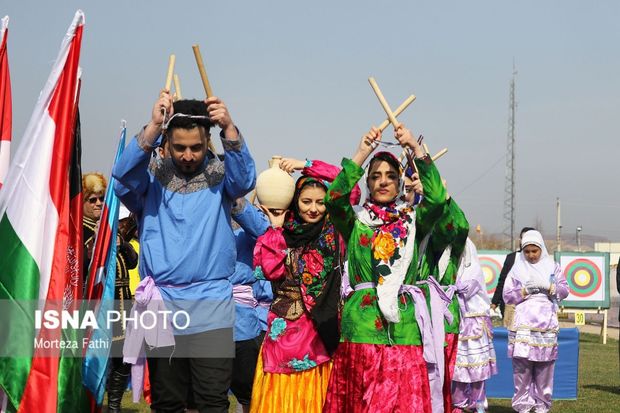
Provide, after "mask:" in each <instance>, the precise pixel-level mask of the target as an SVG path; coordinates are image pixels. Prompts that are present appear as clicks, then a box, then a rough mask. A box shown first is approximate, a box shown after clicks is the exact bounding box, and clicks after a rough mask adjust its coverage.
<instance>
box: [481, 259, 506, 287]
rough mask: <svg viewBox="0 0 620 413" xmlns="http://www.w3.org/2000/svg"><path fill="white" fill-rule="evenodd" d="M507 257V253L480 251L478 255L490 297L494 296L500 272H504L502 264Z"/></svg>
mask: <svg viewBox="0 0 620 413" xmlns="http://www.w3.org/2000/svg"><path fill="white" fill-rule="evenodd" d="M505 259H506V255H505V254H486V253H480V254H479V255H478V260H479V261H480V267H481V268H482V273H483V275H484V282H485V284H486V288H487V294H488V296H489V297H493V293H494V292H495V289H496V288H497V282H498V281H499V274H500V272H502V266H503V263H504V260H505Z"/></svg>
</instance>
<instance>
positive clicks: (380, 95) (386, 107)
mask: <svg viewBox="0 0 620 413" xmlns="http://www.w3.org/2000/svg"><path fill="white" fill-rule="evenodd" d="M368 82H369V83H370V87H372V90H374V92H375V95H377V98H378V99H379V102H380V103H381V106H382V107H383V110H384V111H385V114H386V115H387V117H388V119H389V120H390V123H392V125H394V129H396V128H398V127H399V126H400V124H399V123H398V121H397V120H396V117H395V116H394V113H393V112H392V109H390V105H389V104H388V103H387V101H386V100H385V97H383V93H381V89H379V85H377V82H376V81H375V78H374V77H372V76H371V77H369V78H368ZM405 154H406V155H407V163H408V164H409V166H410V167H411V170H413V171H415V172H416V173H417V172H418V167H417V166H416V165H415V162H414V161H413V156H411V151H410V150H408V149H407V148H405ZM418 176H419V174H418Z"/></svg>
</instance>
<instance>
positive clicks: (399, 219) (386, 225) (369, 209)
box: [358, 152, 415, 323]
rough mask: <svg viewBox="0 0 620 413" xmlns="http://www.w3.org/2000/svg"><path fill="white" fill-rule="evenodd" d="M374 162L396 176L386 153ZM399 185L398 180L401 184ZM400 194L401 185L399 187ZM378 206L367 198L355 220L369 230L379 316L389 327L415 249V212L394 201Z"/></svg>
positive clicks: (392, 160)
mask: <svg viewBox="0 0 620 413" xmlns="http://www.w3.org/2000/svg"><path fill="white" fill-rule="evenodd" d="M375 159H380V160H382V161H385V162H388V163H389V164H390V165H391V166H392V167H394V169H396V170H397V171H398V172H399V173H400V163H399V162H398V159H396V157H395V156H394V155H392V154H391V153H389V152H379V153H377V154H376V155H375V156H374V157H373V159H372V160H371V163H372V162H373V161H374V160H375ZM401 181H402V180H401ZM399 187H400V188H401V190H402V182H401V184H400V185H399ZM398 199H399V196H398V195H397V196H396V197H395V198H394V200H392V202H390V203H387V204H379V203H376V202H374V200H373V199H372V198H371V197H370V196H369V198H368V199H367V200H366V203H365V204H364V209H363V210H362V211H360V212H359V213H358V219H359V220H360V221H361V222H362V223H364V224H366V225H367V226H368V227H369V228H370V229H372V230H373V232H374V233H373V236H372V239H371V243H372V265H373V268H374V272H375V273H376V274H377V275H378V283H377V298H378V305H379V309H380V310H381V313H382V314H383V316H384V317H385V319H386V320H387V321H389V322H392V323H397V322H399V321H400V313H399V310H398V293H399V291H400V287H401V286H402V285H403V281H404V280H405V276H406V274H407V270H408V269H409V265H410V263H411V260H412V259H413V251H414V245H415V211H414V209H413V208H412V207H411V206H410V205H408V204H406V203H402V202H400V201H398Z"/></svg>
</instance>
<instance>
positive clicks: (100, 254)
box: [82, 126, 127, 406]
mask: <svg viewBox="0 0 620 413" xmlns="http://www.w3.org/2000/svg"><path fill="white" fill-rule="evenodd" d="M126 133H127V129H126V128H125V127H124V126H123V129H122V131H121V137H120V141H119V143H118V149H117V151H116V158H115V159H114V163H116V162H117V161H118V160H119V158H120V157H121V154H122V153H123V150H124V149H125V136H126ZM115 181H116V179H114V178H113V177H112V176H110V180H109V181H108V182H109V183H108V188H107V189H106V193H105V203H104V205H103V209H102V210H101V218H100V219H99V231H98V232H97V236H96V238H95V246H94V248H93V259H92V260H91V262H90V269H89V276H88V286H89V288H88V291H89V292H91V297H88V298H89V299H90V300H91V302H92V301H95V302H97V304H98V306H97V308H96V309H95V310H96V312H97V325H98V326H99V328H98V329H96V330H94V331H93V332H92V336H91V337H90V339H91V340H92V341H94V342H95V343H100V342H102V340H104V341H105V342H106V343H108V345H107V346H98V347H92V348H91V347H90V346H89V348H88V349H87V351H86V356H85V358H84V365H83V368H82V376H83V383H84V386H85V387H86V388H87V389H88V391H89V392H90V393H91V397H92V398H93V399H94V401H95V403H96V405H97V406H101V404H102V403H103V395H104V393H105V385H106V381H107V369H108V360H109V355H110V348H111V345H112V328H111V326H110V328H108V323H106V321H105V314H106V313H107V312H108V311H111V310H114V285H115V282H116V235H117V232H118V211H119V208H120V201H119V200H118V197H117V196H116V194H115V193H114V182H115ZM87 294H88V293H87ZM87 296H88V295H87Z"/></svg>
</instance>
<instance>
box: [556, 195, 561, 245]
mask: <svg viewBox="0 0 620 413" xmlns="http://www.w3.org/2000/svg"><path fill="white" fill-rule="evenodd" d="M556 217H557V233H556V238H555V239H556V245H557V247H556V249H557V250H558V251H562V220H561V218H560V198H557V203H556Z"/></svg>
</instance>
